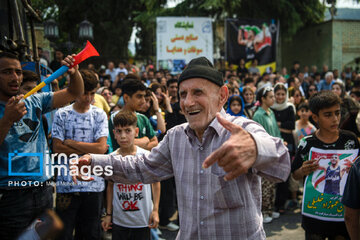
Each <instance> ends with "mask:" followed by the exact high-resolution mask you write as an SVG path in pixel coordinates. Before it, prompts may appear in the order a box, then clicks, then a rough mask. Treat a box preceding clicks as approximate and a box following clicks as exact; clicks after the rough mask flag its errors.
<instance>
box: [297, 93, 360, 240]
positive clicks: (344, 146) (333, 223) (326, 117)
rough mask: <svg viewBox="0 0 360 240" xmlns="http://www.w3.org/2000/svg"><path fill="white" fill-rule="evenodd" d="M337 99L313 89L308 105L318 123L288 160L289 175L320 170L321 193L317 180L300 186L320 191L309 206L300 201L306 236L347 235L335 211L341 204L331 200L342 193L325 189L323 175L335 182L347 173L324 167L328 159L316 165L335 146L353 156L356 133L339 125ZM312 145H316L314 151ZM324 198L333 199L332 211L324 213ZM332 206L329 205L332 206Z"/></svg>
mask: <svg viewBox="0 0 360 240" xmlns="http://www.w3.org/2000/svg"><path fill="white" fill-rule="evenodd" d="M340 102H341V100H340V98H339V97H338V96H337V95H335V94H334V93H332V92H330V91H323V92H320V93H316V94H314V95H313V96H312V97H311V98H310V101H309V107H310V110H311V112H312V113H313V115H312V117H313V119H314V121H315V122H316V123H317V124H318V126H319V129H318V130H316V131H315V132H314V133H313V134H311V135H309V136H306V137H304V138H303V139H302V140H301V141H300V144H299V146H298V149H297V152H296V156H295V160H294V162H293V164H292V173H293V174H292V175H293V177H294V179H296V180H300V179H303V178H305V177H306V176H307V175H309V174H311V173H312V172H314V171H315V170H321V169H323V170H324V172H323V174H324V177H323V183H322V184H323V185H325V187H324V191H323V193H322V194H320V193H321V190H320V188H316V184H317V183H315V185H312V184H306V183H305V186H304V188H306V189H304V191H307V189H310V190H312V191H314V190H317V189H318V190H317V192H319V194H320V195H319V196H318V197H317V200H316V201H315V197H314V200H313V201H312V205H311V204H310V207H308V205H309V203H306V202H304V203H303V212H302V227H303V228H304V230H305V236H306V239H325V238H329V239H335V237H338V236H341V237H343V238H345V239H348V238H349V235H348V233H347V230H346V227H345V222H344V219H343V218H339V217H337V215H339V214H341V213H342V210H343V206H342V205H341V203H340V202H339V201H335V200H336V199H338V198H340V197H341V195H342V193H341V192H340V193H339V194H340V195H331V194H326V193H325V189H326V184H327V182H326V181H327V180H326V179H327V178H328V177H329V176H330V175H331V174H332V178H333V180H334V181H335V180H336V181H338V182H340V180H344V179H342V178H344V177H347V175H345V176H344V175H343V176H341V175H340V174H337V175H336V173H335V172H334V173H331V172H329V171H328V169H327V167H328V166H330V163H331V164H332V162H331V161H330V162H329V163H327V164H326V166H325V167H323V166H322V165H321V166H320V161H319V160H320V159H321V157H323V156H327V158H329V156H330V155H331V154H334V152H335V150H336V153H337V154H338V153H341V151H343V152H344V150H347V151H353V152H356V156H357V155H358V149H359V142H358V140H357V138H356V136H355V135H354V134H353V133H351V132H348V131H345V130H341V129H339V122H340ZM315 148H316V149H317V150H316V152H315ZM319 153H320V154H319ZM312 155H318V157H312ZM344 166H345V167H344ZM342 168H343V169H342V170H338V172H341V171H343V170H346V171H347V170H348V168H349V166H346V164H343V166H342ZM320 173H321V171H319V174H320ZM319 174H316V176H315V177H317V176H318V175H319ZM338 175H339V176H338ZM345 180H346V179H345ZM319 182H321V178H320V181H319ZM324 183H325V184H324ZM312 186H314V187H313V189H314V190H313V189H311V188H312ZM310 190H309V192H310ZM317 195H318V194H317ZM304 198H305V195H304ZM326 198H327V199H326ZM328 199H332V201H333V203H329V204H335V203H334V202H336V204H335V205H336V207H335V209H334V210H335V211H336V209H337V212H336V214H329V213H328V209H329V208H327V207H326V206H325V204H326V203H328V202H329V201H327V200H328ZM334 199H335V200H334ZM303 201H305V200H303ZM330 202H331V201H330ZM335 205H334V206H335ZM324 206H325V207H324ZM334 206H332V208H333V207H334ZM310 208H311V209H316V211H314V213H312V214H309V212H307V213H306V214H305V213H304V211H305V210H306V211H308V210H307V209H310ZM340 216H341V215H340Z"/></svg>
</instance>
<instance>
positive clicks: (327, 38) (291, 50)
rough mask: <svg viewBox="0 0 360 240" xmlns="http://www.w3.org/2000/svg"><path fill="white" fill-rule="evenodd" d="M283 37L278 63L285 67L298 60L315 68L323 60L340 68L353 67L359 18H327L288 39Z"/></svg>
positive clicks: (359, 48) (358, 52) (358, 50)
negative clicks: (348, 19) (353, 19)
mask: <svg viewBox="0 0 360 240" xmlns="http://www.w3.org/2000/svg"><path fill="white" fill-rule="evenodd" d="M283 39H284V38H283V36H282V41H281V45H280V48H281V61H280V64H281V65H282V66H286V67H287V68H288V69H290V68H291V67H292V63H293V62H294V61H295V60H298V61H300V64H301V66H305V65H308V66H311V65H316V66H317V67H318V69H319V71H321V68H322V65H323V64H326V65H328V66H329V69H335V68H336V69H339V70H340V71H342V70H343V69H344V66H345V65H351V66H353V67H356V66H357V65H356V64H355V59H356V58H360V21H345V20H334V21H327V22H324V23H321V24H318V25H316V26H311V27H308V28H306V29H303V30H301V31H299V32H298V33H297V34H296V35H295V36H294V37H292V39H291V40H290V41H285V40H283Z"/></svg>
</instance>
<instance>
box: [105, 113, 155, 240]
mask: <svg viewBox="0 0 360 240" xmlns="http://www.w3.org/2000/svg"><path fill="white" fill-rule="evenodd" d="M113 124H114V130H113V132H114V136H115V139H116V141H117V143H118V144H119V146H120V148H118V149H117V150H115V151H114V152H113V153H111V154H113V155H114V154H115V155H121V156H127V155H137V154H142V153H146V152H148V151H147V150H145V149H143V148H140V147H137V146H136V145H135V144H134V140H135V137H137V135H138V133H139V128H138V127H137V126H136V124H137V117H136V115H135V113H134V112H130V111H121V112H119V113H118V114H116V116H115V117H114V119H113ZM151 190H152V193H153V202H154V203H153V202H152V200H151ZM106 199H107V207H106V217H105V218H104V219H103V222H102V224H101V225H102V227H103V229H104V231H107V230H108V229H111V228H112V239H113V240H118V239H129V240H130V239H139V240H142V239H143V240H148V239H150V228H156V227H157V225H158V223H159V213H158V209H159V201H160V182H157V183H153V184H151V185H150V184H142V183H137V184H125V183H114V182H110V181H109V182H108V187H107V194H106ZM111 220H112V221H111ZM111 222H112V223H111Z"/></svg>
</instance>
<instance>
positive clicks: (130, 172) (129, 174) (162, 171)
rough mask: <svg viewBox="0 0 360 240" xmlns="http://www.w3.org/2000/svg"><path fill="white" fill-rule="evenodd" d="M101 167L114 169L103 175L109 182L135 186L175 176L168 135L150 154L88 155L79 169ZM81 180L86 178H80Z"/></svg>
mask: <svg viewBox="0 0 360 240" xmlns="http://www.w3.org/2000/svg"><path fill="white" fill-rule="evenodd" d="M90 165H91V169H94V167H95V166H101V167H102V169H106V168H108V167H111V168H112V174H107V175H105V173H103V175H101V176H102V177H104V178H105V179H107V180H111V181H113V182H121V183H125V184H134V183H138V182H142V183H144V184H149V183H154V182H160V181H162V180H165V179H168V178H170V177H173V176H174V173H173V168H172V162H171V155H170V150H169V144H168V135H165V137H164V139H163V140H162V141H161V142H160V144H159V145H158V146H157V147H155V148H153V149H152V151H151V152H150V153H146V154H139V155H136V156H126V157H121V156H120V155H100V154H87V155H84V156H82V157H81V158H79V163H78V164H77V166H75V167H77V168H80V170H81V168H82V167H84V166H90ZM78 178H79V179H84V177H82V176H79V177H78ZM85 180H86V179H85Z"/></svg>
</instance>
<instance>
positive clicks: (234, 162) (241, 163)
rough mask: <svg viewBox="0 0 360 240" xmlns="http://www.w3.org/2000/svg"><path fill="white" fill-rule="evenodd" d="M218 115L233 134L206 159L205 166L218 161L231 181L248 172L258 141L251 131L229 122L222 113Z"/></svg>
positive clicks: (255, 155)
mask: <svg viewBox="0 0 360 240" xmlns="http://www.w3.org/2000/svg"><path fill="white" fill-rule="evenodd" d="M216 117H217V119H218V121H219V123H220V124H221V125H222V126H223V127H224V128H225V129H227V130H228V131H229V132H230V133H231V136H230V138H229V139H228V140H227V141H226V142H224V143H223V144H222V145H221V147H220V148H219V149H218V150H216V151H214V152H213V153H211V154H210V155H209V156H208V157H207V158H206V159H205V161H204V162H203V168H208V167H209V166H211V165H213V164H214V163H215V162H217V163H218V165H219V166H220V167H222V168H223V169H224V171H225V172H227V174H226V175H225V177H224V179H225V180H226V181H229V180H232V179H234V178H236V177H238V176H240V175H242V174H244V173H247V172H248V170H249V168H251V167H252V165H253V164H254V163H255V161H256V157H257V149H256V143H255V140H254V139H253V138H252V136H251V135H250V133H248V132H247V131H246V130H244V129H243V128H242V127H240V126H238V125H236V124H234V123H232V122H229V121H228V120H226V119H225V118H223V117H222V116H221V114H220V113H217V114H216Z"/></svg>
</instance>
